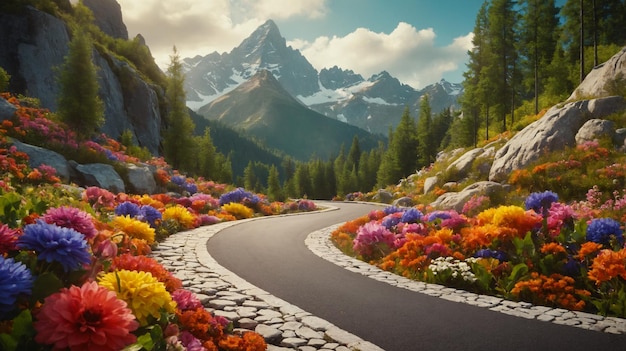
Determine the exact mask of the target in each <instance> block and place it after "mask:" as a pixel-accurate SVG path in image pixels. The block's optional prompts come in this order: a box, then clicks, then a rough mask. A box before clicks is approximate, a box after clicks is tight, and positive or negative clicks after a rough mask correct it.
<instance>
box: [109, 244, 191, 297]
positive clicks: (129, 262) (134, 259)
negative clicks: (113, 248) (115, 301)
mask: <svg viewBox="0 0 626 351" xmlns="http://www.w3.org/2000/svg"><path fill="white" fill-rule="evenodd" d="M111 268H112V269H118V270H121V269H126V270H129V271H140V272H148V273H150V274H152V276H153V277H155V278H156V279H157V280H158V281H160V282H161V283H163V284H165V288H166V290H167V291H169V292H174V290H176V289H180V288H182V287H183V283H182V282H181V281H180V279H178V278H176V277H175V276H174V275H173V274H172V273H171V272H170V271H168V270H167V269H165V268H164V267H163V266H162V265H161V264H160V263H159V262H157V261H156V260H155V259H154V258H151V257H147V256H133V255H131V254H128V253H126V254H122V255H120V256H118V257H116V258H115V259H113V265H112V267H111Z"/></svg>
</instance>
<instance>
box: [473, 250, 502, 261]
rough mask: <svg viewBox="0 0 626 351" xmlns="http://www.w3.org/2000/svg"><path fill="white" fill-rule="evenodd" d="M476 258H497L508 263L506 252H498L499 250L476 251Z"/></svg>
mask: <svg viewBox="0 0 626 351" xmlns="http://www.w3.org/2000/svg"><path fill="white" fill-rule="evenodd" d="M474 257H481V258H495V259H496V260H498V261H500V262H504V261H507V258H506V253H505V252H502V251H497V250H489V249H482V250H478V251H476V253H475V254H474Z"/></svg>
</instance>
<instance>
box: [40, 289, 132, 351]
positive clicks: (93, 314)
mask: <svg viewBox="0 0 626 351" xmlns="http://www.w3.org/2000/svg"><path fill="white" fill-rule="evenodd" d="M36 317H37V321H35V322H34V323H33V325H34V327H35V330H36V331H37V334H36V336H35V341H37V342H38V343H41V344H48V345H53V348H54V349H57V350H65V349H69V350H72V351H74V350H96V351H108V350H111V351H114V350H121V349H122V348H124V347H125V346H126V345H129V344H132V343H134V342H135V341H136V340H137V337H136V336H135V335H133V334H131V332H133V331H134V330H135V329H137V327H138V326H139V323H137V321H136V320H135V316H133V314H132V313H131V310H130V309H129V308H128V307H127V305H126V302H124V301H122V300H120V299H118V298H117V296H116V295H115V292H113V291H110V290H108V289H107V288H104V287H101V286H99V285H98V284H97V283H96V282H89V283H85V284H84V285H83V286H82V287H77V286H72V287H70V288H69V289H68V288H64V289H62V290H61V291H60V292H58V293H55V294H52V295H50V296H48V297H47V298H46V299H45V301H44V304H43V306H42V307H41V310H40V311H39V312H38V313H37V314H36Z"/></svg>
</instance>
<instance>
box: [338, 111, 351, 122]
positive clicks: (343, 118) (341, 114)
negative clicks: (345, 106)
mask: <svg viewBox="0 0 626 351" xmlns="http://www.w3.org/2000/svg"><path fill="white" fill-rule="evenodd" d="M337 119H338V120H339V121H341V122H343V123H348V119H347V118H346V116H344V115H343V113H340V114H338V115H337Z"/></svg>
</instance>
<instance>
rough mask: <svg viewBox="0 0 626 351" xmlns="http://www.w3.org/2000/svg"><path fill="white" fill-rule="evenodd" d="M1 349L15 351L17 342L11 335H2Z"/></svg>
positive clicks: (0, 335)
mask: <svg viewBox="0 0 626 351" xmlns="http://www.w3.org/2000/svg"><path fill="white" fill-rule="evenodd" d="M0 346H1V347H0V349H2V350H6V351H15V349H16V348H17V340H15V339H14V338H13V336H11V335H9V334H0Z"/></svg>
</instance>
